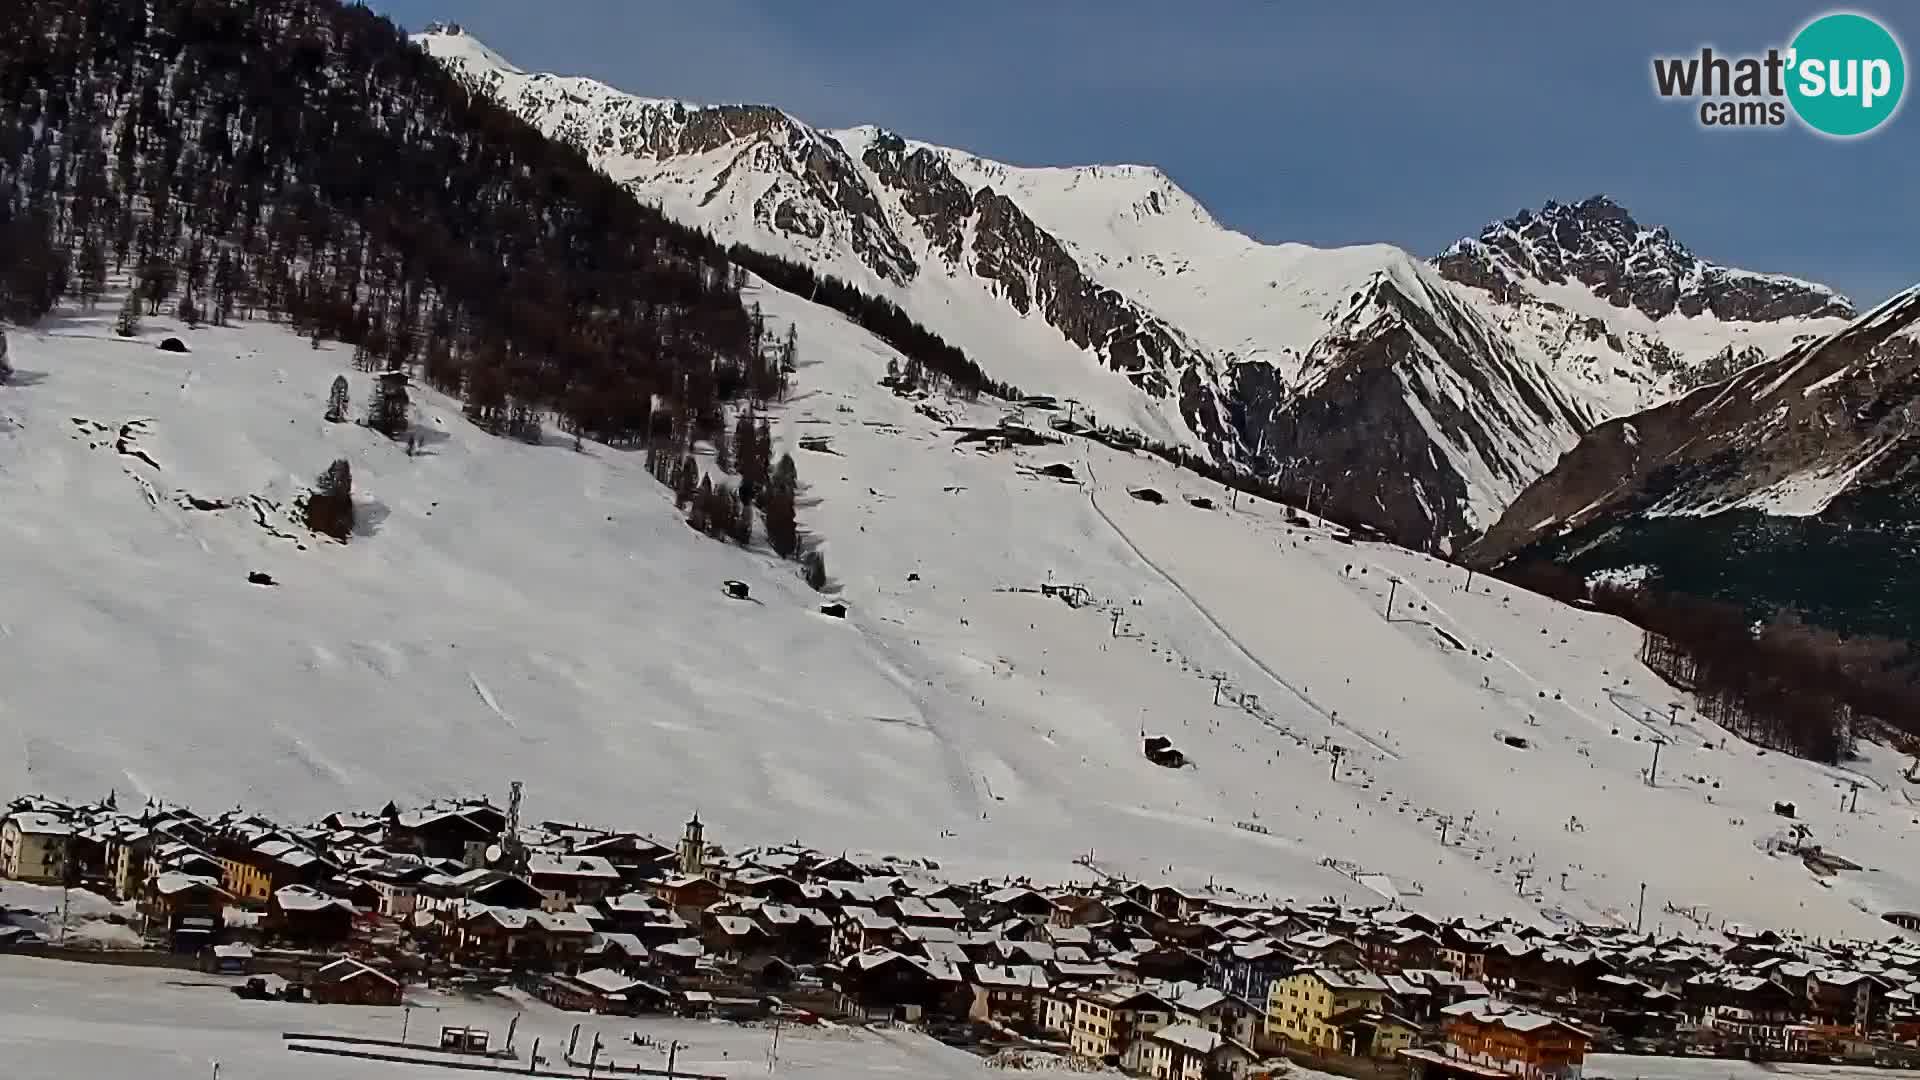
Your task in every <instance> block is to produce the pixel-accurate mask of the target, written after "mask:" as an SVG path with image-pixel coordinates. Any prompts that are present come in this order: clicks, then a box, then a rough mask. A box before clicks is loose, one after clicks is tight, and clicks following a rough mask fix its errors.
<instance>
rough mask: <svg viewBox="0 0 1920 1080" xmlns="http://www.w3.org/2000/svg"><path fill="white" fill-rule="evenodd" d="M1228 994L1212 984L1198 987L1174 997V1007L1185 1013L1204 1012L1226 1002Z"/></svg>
mask: <svg viewBox="0 0 1920 1080" xmlns="http://www.w3.org/2000/svg"><path fill="white" fill-rule="evenodd" d="M1227 1001H1228V997H1227V995H1226V994H1225V993H1224V992H1222V991H1220V990H1216V989H1214V988H1213V987H1211V986H1202V987H1196V988H1194V989H1192V990H1189V991H1187V992H1186V993H1184V994H1181V995H1180V996H1179V997H1178V998H1176V999H1174V1002H1173V1007H1174V1008H1176V1009H1179V1010H1180V1011H1181V1012H1185V1013H1204V1012H1207V1011H1208V1010H1210V1009H1217V1008H1219V1007H1220V1006H1222V1005H1224V1004H1226V1003H1227Z"/></svg>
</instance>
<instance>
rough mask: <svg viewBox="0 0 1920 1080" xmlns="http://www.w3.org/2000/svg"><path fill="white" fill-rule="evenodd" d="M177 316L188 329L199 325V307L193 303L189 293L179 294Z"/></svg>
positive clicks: (191, 295)
mask: <svg viewBox="0 0 1920 1080" xmlns="http://www.w3.org/2000/svg"><path fill="white" fill-rule="evenodd" d="M178 314H179V316H180V321H181V322H183V323H186V324H187V326H188V328H189V329H191V328H194V327H198V326H199V325H200V305H199V304H196V303H194V302H193V294H192V293H191V292H186V293H181V294H180V307H179V309H178Z"/></svg>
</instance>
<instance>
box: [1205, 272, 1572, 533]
mask: <svg viewBox="0 0 1920 1080" xmlns="http://www.w3.org/2000/svg"><path fill="white" fill-rule="evenodd" d="M1305 371H1306V378H1305V380H1304V382H1303V383H1302V384H1301V385H1299V386H1296V387H1283V386H1280V385H1277V384H1275V383H1274V382H1273V380H1271V379H1270V378H1268V377H1266V376H1265V375H1263V373H1261V372H1260V371H1259V370H1258V368H1257V367H1255V366H1249V365H1243V366H1242V367H1241V368H1239V369H1238V370H1237V371H1236V376H1237V378H1238V380H1239V393H1240V394H1241V396H1242V397H1243V399H1245V401H1246V402H1247V409H1246V413H1247V416H1248V420H1247V423H1248V425H1249V427H1251V428H1253V429H1254V430H1255V431H1256V432H1257V433H1258V434H1257V435H1256V436H1255V438H1256V439H1257V440H1258V443H1259V445H1260V446H1261V447H1262V449H1263V452H1264V453H1265V454H1267V455H1270V456H1271V457H1272V458H1273V459H1274V460H1275V461H1276V462H1277V463H1278V464H1279V466H1280V468H1281V471H1282V472H1283V474H1284V475H1285V476H1286V478H1287V485H1288V486H1289V487H1290V488H1292V487H1299V486H1300V485H1301V484H1302V482H1303V481H1311V482H1312V483H1313V485H1314V487H1315V489H1316V490H1317V492H1318V493H1319V495H1318V499H1317V500H1316V505H1317V506H1320V507H1323V508H1326V509H1328V510H1330V511H1334V512H1337V513H1338V514H1339V515H1340V516H1342V517H1344V518H1346V519H1348V520H1352V521H1357V522H1361V523H1364V524H1367V525H1371V526H1373V527H1374V528H1377V529H1379V530H1381V531H1382V532H1383V533H1385V534H1386V535H1389V536H1393V537H1396V538H1399V539H1400V540H1401V541H1402V542H1404V543H1407V544H1409V545H1411V546H1415V547H1423V548H1429V549H1435V550H1439V549H1444V548H1446V547H1447V546H1448V545H1450V544H1451V542H1452V541H1454V540H1455V539H1456V538H1458V537H1460V536H1463V535H1468V534H1470V533H1472V532H1474V531H1476V530H1477V529H1478V528H1480V527H1482V526H1483V525H1485V524H1486V522H1484V521H1479V520H1475V519H1474V517H1472V516H1471V515H1472V512H1473V508H1474V507H1476V506H1480V507H1484V506H1490V505H1505V502H1506V500H1507V499H1510V498H1511V497H1512V496H1513V495H1514V494H1516V493H1517V492H1518V491H1519V490H1520V489H1521V488H1522V487H1524V486H1525V485H1526V484H1527V483H1528V481H1530V480H1531V479H1532V478H1533V477H1534V476H1536V475H1538V473H1539V471H1541V470H1544V469H1545V468H1547V466H1548V464H1549V463H1550V462H1552V461H1553V460H1554V458H1556V457H1557V456H1558V455H1559V454H1560V453H1561V452H1562V451H1563V450H1565V449H1566V448H1568V447H1570V446H1572V445H1573V444H1574V442H1575V440H1577V439H1578V438H1579V436H1580V433H1581V432H1583V431H1585V430H1586V429H1587V428H1588V427H1589V426H1590V425H1591V424H1592V423H1593V422H1594V419H1595V418H1594V417H1593V416H1591V415H1589V414H1588V413H1586V412H1585V411H1584V410H1583V409H1582V408H1581V406H1580V405H1579V403H1577V402H1576V401H1574V400H1573V399H1571V398H1569V397H1567V396H1566V395H1564V394H1563V393H1561V392H1560V390H1559V389H1558V387H1557V386H1556V385H1555V384H1554V380H1553V379H1552V378H1551V377H1550V376H1549V375H1548V373H1547V372H1545V371H1544V370H1543V369H1541V368H1540V367H1539V366H1538V365H1535V364H1532V363H1529V362H1527V361H1526V360H1524V359H1522V358H1521V357H1520V356H1518V355H1517V354H1516V353H1515V351H1514V350H1513V349H1512V347H1511V346H1510V345H1508V344H1507V343H1506V342H1505V341H1504V340H1503V339H1502V338H1501V337H1500V335H1499V334H1498V332H1497V331H1496V330H1495V329H1494V328H1493V327H1492V326H1490V325H1489V324H1488V323H1487V322H1486V321H1485V320H1484V319H1483V318H1481V317H1480V316H1479V315H1478V313H1476V312H1474V311H1473V310H1472V309H1471V308H1469V307H1468V306H1467V305H1465V304H1463V303H1461V302H1460V301H1459V300H1458V299H1456V298H1454V297H1453V296H1451V295H1449V294H1448V293H1446V292H1444V291H1441V290H1439V289H1435V288H1433V287H1432V286H1431V285H1429V284H1428V283H1427V282H1426V281H1425V280H1424V279H1423V278H1421V277H1419V276H1413V275H1396V274H1391V273H1381V274H1378V275H1376V276H1375V277H1374V278H1373V279H1372V280H1370V281H1369V282H1368V283H1367V285H1366V287H1365V288H1364V289H1363V290H1362V291H1361V292H1359V293H1357V294H1355V296H1353V297H1352V298H1351V299H1350V302H1349V304H1348V306H1347V308H1346V310H1345V311H1344V312H1343V313H1341V314H1340V316H1339V317H1338V318H1336V320H1335V322H1334V326H1333V329H1332V331H1331V332H1330V333H1328V334H1327V335H1326V336H1325V337H1323V338H1321V339H1320V341H1319V342H1317V343H1315V345H1314V346H1313V347H1312V349H1310V350H1309V351H1308V353H1307V356H1306V358H1305ZM1466 462H1473V463H1475V467H1468V466H1465V463H1466Z"/></svg>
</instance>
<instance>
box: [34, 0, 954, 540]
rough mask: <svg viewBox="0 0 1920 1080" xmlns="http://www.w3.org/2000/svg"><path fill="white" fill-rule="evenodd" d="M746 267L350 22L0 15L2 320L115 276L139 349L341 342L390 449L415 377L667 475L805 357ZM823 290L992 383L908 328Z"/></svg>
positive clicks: (60, 0)
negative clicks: (150, 334)
mask: <svg viewBox="0 0 1920 1080" xmlns="http://www.w3.org/2000/svg"><path fill="white" fill-rule="evenodd" d="M730 255H731V253H730V252H729V251H727V250H726V249H725V248H723V247H722V246H720V245H719V244H717V243H716V242H715V241H713V240H712V238H710V237H709V236H707V235H706V234H704V233H701V232H699V231H697V230H694V229H690V228H687V227H684V226H681V225H678V224H676V223H674V222H672V221H669V220H667V219H666V218H664V217H663V216H661V215H660V213H659V212H658V211H657V210H654V209H651V208H648V207H645V206H642V205H641V204H640V203H638V202H636V201H635V200H634V199H632V198H631V197H630V195H629V194H628V193H627V192H625V191H624V190H622V189H621V188H620V187H618V186H617V185H616V184H614V183H613V182H612V181H610V180H608V179H607V178H606V177H605V176H603V175H602V174H600V173H599V172H598V171H597V170H595V169H594V168H593V167H592V165H591V164H590V163H589V162H588V160H587V159H586V158H585V157H584V156H583V155H582V154H581V153H580V152H579V151H577V150H575V149H573V148H569V147H567V146H565V145H563V144H560V143H556V142H553V141H550V140H548V139H546V138H545V137H544V136H542V135H541V134H540V133H539V132H538V131H537V130H535V129H534V128H532V127H530V126H529V125H527V124H526V123H525V122H523V121H522V120H520V119H519V118H517V117H515V116H514V115H513V114H511V113H510V112H508V111H506V110H504V109H502V108H500V107H499V106H497V105H495V104H494V103H492V102H491V101H489V100H487V99H486V98H485V97H484V96H477V95H474V94H471V93H469V92H468V91H467V90H466V89H465V88H463V87H462V86H461V85H460V84H459V83H458V82H457V81H456V80H455V79H453V78H452V77H451V76H450V75H448V74H447V73H446V72H445V71H444V70H443V69H442V68H441V67H440V65H439V64H437V63H436V62H435V61H433V59H432V58H430V57H429V56H427V55H426V54H425V53H424V52H423V51H421V50H419V49H417V48H415V47H414V46H413V45H412V44H411V43H410V42H409V41H408V40H407V38H406V36H405V34H404V33H403V32H402V31H401V30H400V29H399V28H397V27H396V26H394V25H393V24H392V23H391V22H389V21H387V20H386V19H384V18H382V17H380V16H377V15H375V14H374V13H372V12H371V11H369V10H367V9H366V8H365V7H363V6H360V5H357V4H356V5H351V6H349V5H343V4H341V3H339V2H337V0H24V2H23V4H20V5H15V6H14V7H13V8H11V9H10V10H9V17H8V18H7V19H4V20H0V318H7V319H11V320H15V321H21V322H25V321H31V320H33V319H36V318H39V317H40V316H42V315H45V314H46V313H47V312H49V311H50V310H52V309H53V308H54V307H55V305H57V304H61V303H63V302H72V303H78V304H81V305H86V306H91V305H94V304H97V303H98V302H100V301H101V300H102V299H104V298H106V297H107V295H108V293H109V291H110V285H111V284H112V283H115V282H124V283H125V285H126V292H125V296H124V298H123V299H122V302H121V304H120V309H119V314H118V317H117V319H116V320H115V329H116V331H117V332H118V333H120V334H121V335H123V336H127V337H132V336H134V335H136V334H137V333H138V332H139V328H140V325H141V321H142V320H143V319H145V318H150V317H153V316H156V315H159V314H161V313H163V312H171V313H173V314H174V315H175V316H176V317H177V318H178V319H180V320H181V321H182V322H184V323H186V324H187V325H189V326H193V325H197V324H200V323H212V324H216V325H224V324H226V323H228V322H230V321H232V320H246V319H270V320H274V321H278V322H282V323H284V324H286V325H288V326H289V327H291V328H292V329H293V330H295V331H296V332H298V333H300V334H302V335H304V336H307V337H310V338H311V339H312V341H313V342H314V345H315V347H316V348H318V347H319V345H320V343H321V342H322V341H323V340H332V341H338V342H342V343H346V344H349V345H351V346H353V355H354V366H355V367H356V368H358V369H360V370H362V371H366V372H370V373H376V380H375V381H374V384H373V388H372V393H371V395H370V400H369V403H368V415H367V417H366V422H367V423H368V425H369V426H371V427H373V428H375V429H377V430H380V431H383V432H385V433H386V434H388V435H390V436H392V437H394V438H396V439H398V438H402V437H403V436H404V435H405V434H406V433H407V431H408V428H409V423H410V421H409V417H408V403H407V398H406V393H405V390H406V386H407V383H408V381H409V379H410V378H418V379H420V380H422V381H424V382H425V383H426V384H428V385H430V386H432V387H434V388H435V389H438V390H440V391H443V392H445V393H447V394H449V395H453V396H455V397H457V398H458V399H459V400H460V401H461V402H462V404H463V406H464V408H465V411H466V413H467V415H468V416H469V417H470V418H472V420H473V421H474V422H475V423H476V424H478V425H480V426H481V427H482V428H484V429H486V430H488V431H491V432H494V433H497V434H500V435H503V436H511V437H517V438H523V439H527V440H528V441H533V442H538V441H540V440H541V439H542V438H543V437H544V433H543V430H542V429H543V425H544V423H547V422H552V423H555V424H557V426H558V427H559V428H560V429H561V430H562V431H563V432H566V433H569V434H571V435H573V436H574V439H575V441H576V445H577V444H578V440H579V439H580V438H581V437H583V436H584V437H587V438H593V439H596V440H599V441H601V442H604V443H607V444H609V445H612V446H616V447H626V448H636V449H637V448H640V447H643V446H644V447H647V448H649V449H650V450H652V449H653V448H656V447H657V448H659V449H658V451H657V452H658V453H659V454H660V455H662V456H670V457H671V458H672V459H673V460H675V461H679V460H682V459H684V458H685V457H686V456H688V455H689V454H690V453H691V450H692V447H693V446H694V444H695V443H696V442H698V441H709V442H711V441H714V440H716V439H724V438H726V437H727V434H728V433H727V431H726V428H727V422H728V421H727V417H728V415H729V409H730V407H733V408H739V409H746V410H752V409H755V408H758V407H759V406H761V405H764V404H766V403H768V402H770V401H773V400H777V399H778V398H779V397H780V396H781V395H783V394H784V393H785V392H786V386H787V379H788V377H789V376H790V374H791V373H792V371H793V369H794V366H795V364H796V357H797V355H798V351H799V348H800V346H799V343H798V342H797V341H796V339H795V337H794V335H793V333H792V331H791V330H789V331H788V332H787V334H786V335H784V336H783V337H778V338H776V337H774V336H773V335H770V334H769V333H768V330H767V327H766V323H765V320H764V319H762V318H761V317H760V316H759V314H758V312H757V311H750V310H748V308H747V307H746V306H745V305H743V303H742V301H741V295H740V293H741V289H742V287H743V286H744V284H745V280H746V271H745V270H744V269H742V267H741V266H739V265H737V264H736V262H735V261H733V260H732V258H731V257H730ZM758 265H761V266H763V267H765V266H767V265H768V264H766V263H765V261H764V260H761V261H760V262H759V264H758ZM770 269H774V268H770ZM785 277H786V278H789V279H791V278H792V274H790V273H789V274H786V275H785ZM818 291H820V292H821V293H823V295H824V298H827V299H831V300H832V301H833V302H834V303H835V304H836V306H840V307H841V309H842V310H852V311H857V312H859V314H858V315H857V316H856V318H858V319H860V320H861V321H863V323H864V322H871V323H873V324H875V325H879V326H884V327H886V331H887V333H888V334H890V335H893V336H894V337H897V338H898V339H900V340H903V341H909V342H912V343H914V346H915V347H916V348H918V349H920V350H921V351H922V353H923V354H924V355H925V356H926V357H927V362H928V363H929V365H930V366H934V365H938V367H939V369H940V370H947V371H951V372H954V373H955V374H954V375H953V376H952V377H954V378H956V379H959V380H961V383H962V384H963V385H966V386H983V385H985V380H984V377H982V376H980V375H979V373H978V369H977V368H971V369H970V368H969V367H968V366H966V365H965V364H963V363H961V362H957V361H955V360H954V358H953V355H952V354H954V353H957V350H947V351H942V350H941V348H939V346H938V345H937V344H936V343H937V341H938V339H937V338H933V337H932V336H931V335H929V334H927V333H926V332H925V331H924V330H920V329H919V328H917V327H914V326H912V325H911V324H910V323H909V324H906V325H900V320H901V319H903V318H904V317H903V316H900V315H899V313H898V309H897V308H894V309H892V312H891V314H890V313H889V312H888V308H889V307H890V305H886V304H885V303H884V302H870V301H867V300H865V299H864V298H859V297H858V296H857V294H855V295H852V296H849V295H847V293H848V291H849V290H847V289H846V287H845V286H843V285H839V284H838V283H831V282H829V283H825V284H822V285H820V286H819V287H818ZM961 361H964V357H962V358H961ZM344 393H345V387H344V385H342V386H340V387H339V388H338V393H337V394H336V395H330V396H329V403H328V414H327V415H328V419H330V420H336V421H338V420H344V419H345V418H346V417H345V411H346V408H347V403H346V401H345V400H344ZM330 471H332V470H330ZM335 479H336V481H338V480H340V479H343V478H341V477H338V476H336V478H335ZM770 481H771V476H770V475H769V477H768V482H770ZM346 486H347V485H345V484H341V483H338V482H335V483H331V484H329V485H328V487H329V488H331V489H338V488H342V487H346ZM323 494H325V493H323ZM328 497H329V498H333V497H332V496H328ZM762 497H764V496H762ZM332 505H333V506H334V507H335V508H336V510H337V506H338V500H337V498H334V501H333V503H332ZM756 505H759V504H757V503H756ZM321 506H322V508H323V511H324V513H323V516H325V514H326V513H333V514H334V516H332V517H329V518H327V521H328V522H329V523H333V524H337V522H338V515H337V513H335V512H334V511H325V508H326V507H327V506H329V503H328V501H327V499H323V500H322V502H321ZM779 512H782V513H784V510H781V511H779Z"/></svg>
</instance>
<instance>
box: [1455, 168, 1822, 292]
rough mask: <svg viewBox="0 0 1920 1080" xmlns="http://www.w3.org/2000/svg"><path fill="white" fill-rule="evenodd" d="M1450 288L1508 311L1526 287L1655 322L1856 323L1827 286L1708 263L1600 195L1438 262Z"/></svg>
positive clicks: (1493, 228)
mask: <svg viewBox="0 0 1920 1080" xmlns="http://www.w3.org/2000/svg"><path fill="white" fill-rule="evenodd" d="M1434 266H1435V267H1436V268H1437V269H1439V271H1440V272H1441V273H1442V274H1445V275H1446V276H1447V277H1448V278H1450V279H1451V280H1454V281H1458V282H1460V283H1461V284H1464V285H1470V286H1473V287H1475V288H1479V289H1484V290H1486V291H1488V292H1489V293H1491V294H1493V296H1494V297H1495V298H1496V299H1498V300H1500V301H1502V302H1505V303H1512V302H1518V301H1519V300H1520V299H1521V297H1522V296H1523V295H1524V290H1523V289H1522V288H1521V287H1520V285H1521V282H1522V281H1523V280H1532V281H1537V282H1541V283H1545V284H1559V283H1563V282H1568V281H1575V282H1579V283H1580V284H1582V285H1585V286H1586V287H1587V288H1589V289H1591V290H1592V291H1593V293H1594V295H1596V296H1598V297H1600V298H1601V299H1603V300H1606V301H1607V302H1609V303H1611V304H1613V305H1614V306H1615V307H1622V308H1624V307H1632V308H1634V309H1636V310H1638V311H1640V312H1642V313H1643V314H1645V315H1647V316H1648V317H1649V318H1654V319H1660V318H1665V317H1666V316H1668V315H1671V314H1674V313H1675V312H1678V313H1679V314H1681V315H1685V316H1693V315H1700V314H1703V313H1704V314H1709V315H1712V316H1713V317H1714V318H1717V319H1721V320H1724V321H1728V322H1771V321H1776V320H1780V319H1793V318H1834V317H1838V318H1851V317H1852V316H1853V314H1854V310H1853V306H1852V305H1851V304H1850V303H1848V301H1847V299H1846V298H1845V297H1843V296H1840V295H1839V294H1838V293H1835V292H1834V291H1833V290H1831V289H1829V288H1826V287H1825V286H1823V285H1815V284H1813V283H1811V282H1805V281H1798V280H1795V279H1793V278H1787V277H1780V276H1777V275H1771V274H1756V273H1751V272H1749V271H1745V270H1734V269H1731V268H1728V267H1724V266H1718V265H1715V264H1713V263H1710V262H1707V261H1705V260H1703V259H1701V258H1699V257H1698V256H1696V255H1695V254H1693V252H1691V251H1689V250H1687V248H1686V246H1685V245H1683V244H1681V243H1680V242H1679V241H1678V240H1676V239H1674V238H1673V236H1672V234H1671V233H1669V232H1668V231H1667V229H1666V228H1665V227H1664V226H1661V227H1657V228H1651V229H1650V228H1645V227H1643V226H1642V225H1641V224H1640V223H1639V222H1637V221H1635V220H1634V219H1633V215H1632V214H1630V213H1628V212H1627V209H1626V208H1625V207H1623V206H1621V205H1620V204H1618V203H1616V202H1614V201H1613V200H1612V199H1609V198H1607V197H1606V196H1604V195H1595V196H1593V197H1592V198H1589V199H1585V200H1582V201H1581V202H1577V203H1571V204H1565V205H1563V204H1560V203H1555V202H1549V203H1547V204H1546V206H1545V207H1543V208H1542V209H1541V210H1540V211H1539V212H1537V213H1536V212H1534V211H1531V210H1522V211H1521V212H1520V213H1519V214H1517V215H1515V216H1514V217H1511V218H1508V219H1506V220H1505V221H1498V222H1495V223H1493V224H1491V225H1489V226H1487V227H1486V228H1485V229H1484V230H1482V231H1481V233H1480V235H1479V236H1478V237H1477V238H1473V239H1466V240H1461V241H1459V242H1458V243H1456V244H1454V245H1453V246H1452V247H1451V248H1449V249H1447V251H1446V252H1445V253H1443V254H1442V255H1441V256H1440V257H1439V258H1437V259H1435V260H1434Z"/></svg>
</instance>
